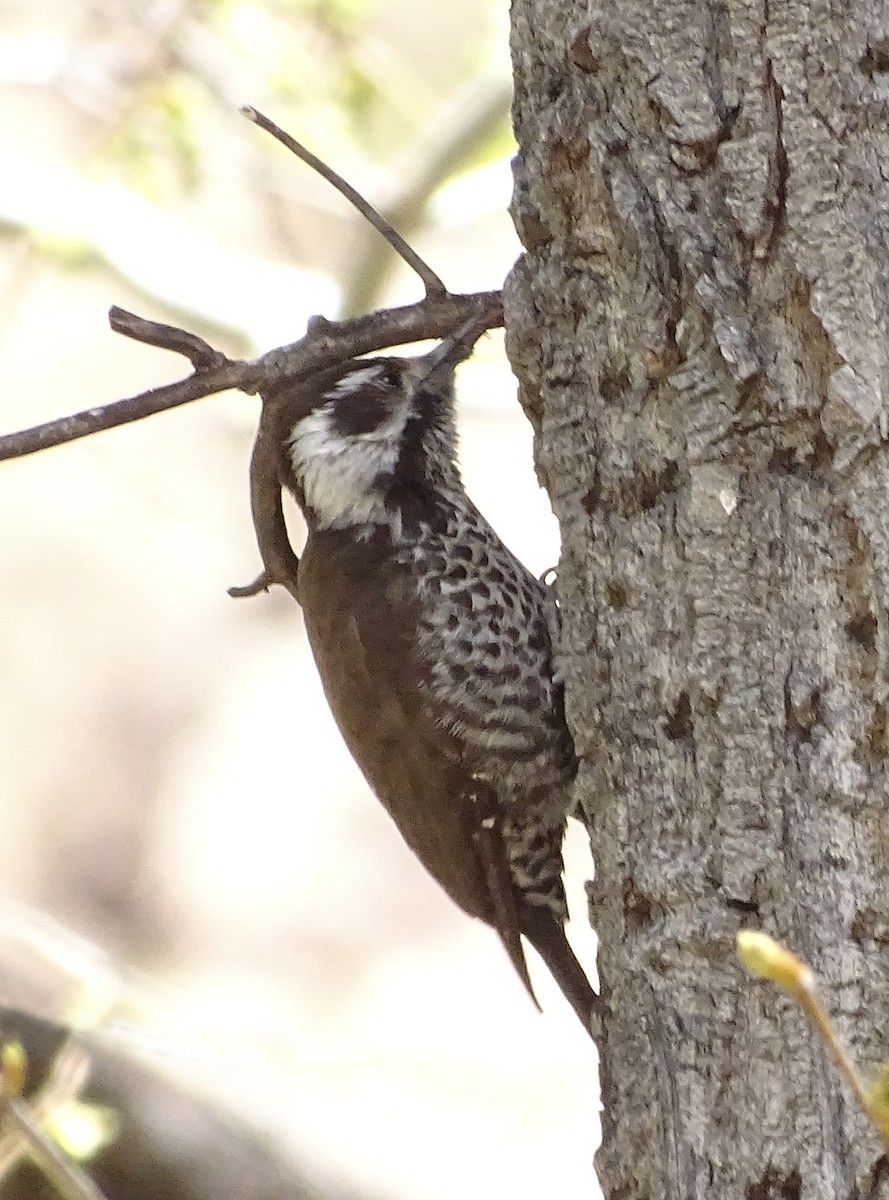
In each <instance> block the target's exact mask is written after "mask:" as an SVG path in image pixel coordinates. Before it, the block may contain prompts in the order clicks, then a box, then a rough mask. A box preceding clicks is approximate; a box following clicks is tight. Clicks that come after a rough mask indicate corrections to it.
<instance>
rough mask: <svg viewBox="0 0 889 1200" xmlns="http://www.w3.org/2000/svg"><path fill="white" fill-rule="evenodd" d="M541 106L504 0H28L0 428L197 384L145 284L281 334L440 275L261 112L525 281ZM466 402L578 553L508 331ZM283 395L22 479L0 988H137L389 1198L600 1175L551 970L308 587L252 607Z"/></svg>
mask: <svg viewBox="0 0 889 1200" xmlns="http://www.w3.org/2000/svg"><path fill="white" fill-rule="evenodd" d="M509 101H510V77H509V55H508V6H507V4H506V0H486V2H484V3H482V2H480V0H450V2H449V3H448V4H447V5H417V4H416V3H414V2H413V0H315V2H312V0H205V2H204V3H199V2H197V0H129V2H127V0H78V3H77V4H71V3H70V0H28V2H27V3H25V2H24V0H22V2H16V0H0V379H2V390H0V432H9V431H12V430H14V429H16V428H20V427H25V426H29V425H33V424H36V423H38V422H40V421H44V420H48V419H50V418H52V417H56V416H61V415H64V414H67V413H69V412H74V411H77V410H80V409H83V408H89V407H92V406H95V405H99V404H103V403H107V402H109V401H111V400H114V399H118V398H122V397H124V396H127V395H132V394H134V393H137V392H139V391H141V390H143V389H145V388H147V387H151V386H155V385H158V384H160V383H164V382H168V381H170V380H173V379H176V378H179V377H181V376H182V375H183V374H185V373H187V370H186V368H187V364H186V363H185V361H184V360H181V359H176V358H173V357H172V356H169V355H165V354H164V353H163V352H161V351H157V350H152V349H148V348H146V347H143V346H138V345H136V344H134V343H131V342H127V341H126V340H124V339H122V338H120V337H116V336H115V335H112V334H111V333H110V332H109V330H108V327H107V318H106V313H107V309H108V307H109V306H110V305H111V304H119V305H121V306H123V307H125V308H130V309H132V310H134V311H136V312H138V313H139V314H141V315H144V316H147V317H150V318H153V319H157V320H162V321H170V322H173V323H177V324H180V323H181V324H183V325H185V326H186V327H187V328H190V329H192V330H194V331H195V332H198V333H200V334H201V335H202V336H204V337H205V338H207V339H208V340H209V341H210V342H211V343H212V344H214V345H216V346H218V347H219V348H221V349H223V350H225V351H226V352H228V353H231V354H237V355H243V356H252V355H255V354H258V353H260V352H262V351H263V350H266V349H268V348H270V347H272V346H274V345H277V344H281V343H285V342H290V341H294V340H296V339H297V338H298V337H300V336H301V335H302V333H303V332H304V329H305V323H306V320H307V318H308V317H309V316H310V315H311V314H314V313H323V314H325V315H327V316H329V317H336V316H338V315H343V314H345V313H353V312H361V311H367V310H368V309H370V308H373V307H378V306H379V305H381V304H392V303H406V302H409V301H412V300H415V299H418V298H419V297H420V294H421V292H420V286H419V284H418V282H417V280H416V279H414V278H413V277H412V276H411V275H410V274H409V273H407V272H405V271H404V270H403V269H400V268H399V266H398V264H397V262H396V263H393V261H392V259H391V255H390V253H389V252H388V248H387V247H386V246H385V245H383V243H382V242H381V241H380V239H379V238H378V236H377V235H376V234H375V233H374V232H373V231H372V230H371V229H369V228H367V227H366V226H365V225H363V224H362V223H361V221H360V220H359V219H358V218H357V217H356V215H355V214H354V213H353V212H352V211H351V210H350V209H349V208H348V206H347V205H346V203H345V202H344V201H343V200H342V199H341V198H340V197H339V196H338V195H336V194H335V193H334V192H333V191H332V190H331V189H330V188H329V187H328V186H327V185H326V184H325V183H323V181H321V180H320V179H318V178H317V177H315V176H314V175H312V174H311V173H310V172H309V171H308V170H307V169H306V168H305V167H303V166H302V165H301V164H300V163H298V162H297V161H296V160H295V159H293V158H291V157H289V156H288V155H287V154H286V153H285V152H284V151H283V150H282V149H281V147H280V146H278V145H277V144H276V143H275V142H273V141H272V139H271V138H269V137H268V136H267V135H265V134H263V133H262V132H261V131H259V130H258V129H256V128H255V127H253V126H251V125H250V124H249V123H248V122H247V121H245V120H244V119H243V118H242V117H240V116H239V115H238V112H237V108H238V106H239V105H241V104H248V103H249V104H252V105H255V106H256V107H257V108H260V109H261V110H263V111H265V112H267V113H268V115H269V116H271V117H272V118H273V119H274V120H276V121H277V122H278V123H279V124H281V125H283V126H284V127H285V128H286V129H288V130H289V131H290V132H292V133H293V134H294V135H295V136H297V137H298V138H300V140H302V141H304V142H305V143H307V144H308V145H309V146H310V148H312V149H313V150H315V151H316V152H317V153H318V154H320V155H321V156H322V157H323V158H325V159H326V160H327V161H328V162H330V163H331V165H333V166H335V167H336V169H337V170H339V171H340V172H341V173H342V174H344V175H345V176H346V177H347V178H348V179H349V181H350V182H351V183H353V184H354V185H355V186H357V187H358V188H359V189H360V190H361V191H363V192H364V193H365V194H366V195H367V196H368V197H369V198H370V199H371V200H372V201H373V202H374V203H375V204H376V205H377V206H378V207H380V208H382V209H383V210H384V211H386V212H387V214H389V215H390V216H391V217H392V218H393V220H394V221H395V223H396V224H397V225H398V227H399V229H400V230H401V232H402V233H404V234H405V235H407V236H408V237H409V239H411V240H412V241H413V243H414V244H415V245H416V247H417V249H418V250H419V251H420V253H421V254H422V255H423V256H424V257H425V258H426V259H427V261H429V262H430V264H431V265H432V266H433V267H434V269H435V270H436V271H437V272H438V273H439V274H440V275H441V276H442V278H443V279H444V280H445V282H446V283H447V284H448V285H449V286H450V287H451V289H452V290H475V289H487V288H494V287H498V286H499V285H500V283H501V282H502V279H503V277H504V275H505V273H506V271H507V270H508V269H509V267H510V265H511V263H512V262H513V260H514V259H515V257H516V255H517V253H518V249H519V248H518V244H517V242H516V239H515V236H514V233H513V231H512V227H511V224H510V221H509V217H508V215H507V211H506V209H507V205H508V202H509V195H510V171H509V158H510V154H511V153H512V142H511V134H510V128H509ZM459 388H460V395H461V430H462V461H463V465H464V473H465V475H466V478H467V483H468V486H469V490H470V492H471V493H472V494H473V496H474V498H475V499H476V501H477V502H478V503H479V505H480V507H481V508H482V509H483V511H484V512H485V513H486V515H487V516H488V517H489V518H490V519H491V520H492V521H493V523H494V525H495V527H496V528H497V529H498V531H499V532H500V533H501V535H502V536H503V537H504V539H505V540H506V541H507V542H508V543H509V545H510V546H511V547H512V548H513V549H514V550H515V551H516V552H517V553H518V554H519V555H520V557H522V558H523V559H524V561H525V562H527V564H528V565H529V566H530V567H531V568H532V569H533V570H534V571H536V572H542V571H543V570H545V569H546V568H548V567H550V566H552V565H554V564H555V562H556V561H557V557H558V534H557V530H556V528H555V525H554V522H553V520H552V518H551V516H550V513H549V507H548V504H547V502H546V498H545V496H543V494H542V493H540V492H539V490H538V488H537V485H536V482H535V478H534V472H533V462H532V444H531V435H530V430H529V428H528V426H527V424H526V422H525V421H524V418H523V417H522V414H521V412H520V410H519V408H518V406H517V404H516V402H515V389H514V384H513V381H512V377H511V375H510V373H509V370H508V368H507V365H506V362H505V359H504V357H503V351H502V338H500V337H499V335H490V336H489V337H488V338H486V339H485V342H484V344H482V345H481V346H480V348H479V349H478V350H477V352H476V354H475V356H474V359H473V361H472V362H471V363H469V364H467V365H466V366H465V367H464V368H463V369H462V372H461V377H460V383H459ZM255 417H256V401H255V400H254V399H253V398H248V397H245V396H241V395H234V394H233V395H226V396H221V397H220V396H217V397H211V398H209V399H206V400H203V401H201V402H199V403H197V404H193V405H190V406H187V407H185V408H183V409H179V410H176V411H174V412H171V413H168V414H162V415H159V416H156V417H153V418H151V419H150V420H148V421H146V422H142V423H140V424H136V425H132V426H129V427H126V428H124V429H121V430H118V431H113V432H108V433H104V434H101V435H99V436H97V437H94V438H92V439H89V440H87V441H82V442H78V443H74V444H71V445H68V446H63V447H59V448H57V449H54V450H51V451H48V452H46V453H44V454H41V455H37V456H34V457H31V458H28V459H22V460H18V461H14V462H9V463H4V464H2V465H0V830H2V834H0V836H2V841H0V845H2V852H0V999H2V1001H3V1003H10V1002H14V1003H16V1004H21V1005H22V1006H23V1007H27V1008H29V1009H32V1010H34V1011H39V1012H40V1013H42V1014H43V1015H46V1016H54V1017H56V1018H60V1017H61V1018H63V1019H66V1020H67V1019H69V1018H70V1019H74V1016H75V1014H76V1018H77V1020H79V1021H82V1022H85V1023H91V1022H92V1023H96V1024H101V1023H102V1022H103V1021H105V1020H107V1019H108V1017H109V1014H112V1015H113V1014H114V1013H117V1014H118V1015H119V1013H120V1012H121V1011H123V1010H125V1009H126V1008H127V1006H128V1004H129V1007H130V1009H131V1010H138V1020H137V1022H136V1024H138V1026H139V1027H140V1028H142V1029H143V1031H144V1030H145V1029H148V1028H150V1029H151V1031H152V1033H151V1036H150V1038H148V1039H147V1040H148V1041H152V1042H153V1044H154V1048H155V1050H156V1053H155V1055H154V1058H155V1060H156V1067H153V1068H152V1069H157V1070H160V1071H163V1072H166V1073H168V1074H170V1075H171V1076H175V1078H176V1079H177V1081H178V1082H179V1083H180V1084H181V1085H182V1086H183V1087H185V1088H188V1089H191V1090H193V1091H194V1092H196V1093H198V1094H200V1095H201V1096H203V1097H205V1098H207V1099H208V1100H209V1102H210V1103H212V1104H213V1105H215V1106H218V1107H219V1108H220V1109H226V1110H228V1111H230V1112H232V1113H234V1114H235V1115H236V1116H237V1118H238V1119H239V1120H240V1121H243V1122H245V1123H247V1124H249V1125H250V1126H251V1128H254V1129H256V1130H257V1131H260V1133H261V1135H262V1136H263V1137H264V1138H268V1139H269V1144H270V1145H273V1146H274V1147H275V1153H280V1154H282V1155H284V1156H286V1157H289V1158H290V1159H292V1161H293V1162H295V1163H299V1164H300V1165H301V1168H304V1169H305V1170H307V1171H309V1173H310V1174H312V1176H313V1178H317V1179H318V1180H321V1181H328V1182H329V1185H330V1186H331V1187H333V1186H341V1187H344V1188H347V1189H352V1191H351V1194H354V1195H356V1196H358V1195H362V1196H375V1197H379V1198H380V1200H386V1198H392V1200H398V1198H402V1197H403V1198H405V1200H407V1198H410V1200H444V1198H445V1197H449V1198H450V1197H453V1196H455V1195H459V1196H461V1197H462V1198H464V1200H474V1198H475V1197H479V1198H480V1197H482V1196H485V1197H490V1196H492V1195H493V1196H506V1195H509V1196H511V1197H513V1198H515V1200H523V1198H525V1197H527V1198H528V1200H531V1197H534V1198H535V1200H537V1198H538V1197H539V1196H541V1195H547V1196H558V1197H560V1198H570V1197H575V1196H577V1197H581V1196H583V1197H586V1196H589V1195H591V1194H592V1190H593V1180H592V1166H591V1161H592V1153H593V1149H594V1135H595V1128H594V1120H595V1113H596V1109H597V1089H596V1083H595V1060H594V1054H593V1051H592V1049H591V1047H590V1046H589V1044H588V1041H587V1039H586V1038H585V1037H584V1035H583V1034H582V1032H581V1031H580V1030H579V1028H578V1027H577V1024H576V1018H575V1017H574V1016H573V1014H572V1013H571V1012H570V1010H569V1008H568V1006H567V1005H566V1004H565V1003H564V1001H563V1000H562V998H561V996H560V995H559V993H558V992H557V990H556V988H555V987H554V985H552V984H551V982H550V980H549V978H548V976H547V975H546V973H545V971H539V970H535V968H536V966H537V964H536V963H534V964H532V970H533V971H534V975H535V979H536V980H537V981H539V983H538V994H539V997H540V1000H541V1002H542V1004H543V1006H544V1010H545V1012H544V1015H543V1016H541V1015H539V1014H537V1013H536V1012H535V1011H534V1009H533V1008H532V1006H531V1005H530V1003H529V1001H528V999H527V997H526V996H525V994H524V992H523V990H522V988H521V986H520V985H519V983H518V981H517V980H516V978H515V977H514V974H513V972H512V968H511V967H510V965H509V963H508V961H507V959H506V956H505V954H504V953H503V951H502V950H501V949H500V947H499V944H498V942H497V939H496V937H495V936H494V935H493V934H492V933H491V932H490V931H489V930H487V929H485V928H484V927H482V926H481V925H479V924H478V923H475V922H472V921H470V920H469V919H468V918H466V917H464V916H463V915H462V914H461V913H459V912H458V911H457V910H456V908H454V907H453V905H452V904H451V903H450V901H448V900H447V898H446V897H445V896H444V894H443V893H441V892H439V890H438V888H437V886H436V885H435V884H434V883H433V882H432V881H431V880H429V879H428V877H427V876H426V875H425V874H424V872H423V870H422V869H421V868H420V867H419V866H418V865H417V864H416V863H415V861H414V860H413V858H412V856H411V855H410V854H409V853H408V851H407V850H406V849H405V848H404V847H403V846H402V844H401V841H400V839H399V837H398V835H397V833H396V832H395V830H394V827H392V826H391V824H390V822H389V819H388V818H387V816H386V815H385V813H384V812H383V811H382V809H381V808H380V806H379V805H378V804H377V802H376V801H375V800H374V799H373V798H372V797H371V795H370V794H369V792H368V791H367V788H366V786H365V785H364V783H363V781H362V779H361V777H360V775H359V774H358V772H357V770H356V769H355V767H354V766H353V765H352V763H351V761H350V760H349V758H348V756H347V754H346V752H345V750H344V748H343V746H342V744H341V742H340V740H339V736H338V734H337V732H336V730H335V728H334V726H333V724H332V721H331V719H330V717H329V715H328V713H327V710H326V707H325V704H324V700H323V697H322V695H321V691H320V686H319V684H318V681H317V678H316V676H315V672H314V668H313V665H312V662H311V657H310V655H309V652H308V648H307V645H306V642H305V639H304V636H303V632H302V626H301V620H300V614H299V611H298V609H297V607H296V606H295V605H294V604H293V602H292V601H291V600H290V598H289V597H288V596H286V595H284V594H283V593H282V594H271V595H265V596H261V597H259V598H256V599H252V600H240V601H233V600H231V599H229V598H228V596H227V595H226V588H227V587H228V586H229V585H231V584H243V583H246V582H249V581H250V580H251V579H252V578H253V577H254V576H255V574H256V573H257V570H258V555H257V551H256V548H255V544H254V540H253V533H252V528H251V525H250V519H249V512H248V501H247V463H248V457H249V453H250V444H251V438H252V431H253V426H254V421H255ZM294 536H295V538H297V539H298V537H299V532H298V528H297V527H294ZM584 850H585V848H584V847H583V845H582V844H581V845H579V846H576V852H574V851H573V852H572V856H571V857H572V863H573V875H574V880H573V882H574V886H575V891H576V892H577V893H578V894H580V889H582V883H583V879H584V876H585V873H587V871H588V863H587V859H586V857H585V853H584ZM53 922H58V923H60V925H61V926H63V927H64V928H65V929H67V930H69V931H71V934H72V935H77V936H78V937H81V938H85V939H89V943H84V942H80V941H78V940H76V938H74V937H73V936H71V937H63V936H61V934H60V929H59V927H58V926H56V925H55V924H53ZM583 934H584V931H583V929H582V928H581V929H580V930H579V936H578V937H577V938H576V939H575V944H576V945H577V946H578V950H579V952H580V954H581V956H582V957H583V958H584V959H585V961H586V962H588V963H589V962H591V954H592V950H591V947H590V944H589V939H587V940H586V941H584V940H583ZM94 947H95V949H94ZM128 993H129V994H130V997H131V999H130V1001H129V1002H127V1001H126V996H127V994H128ZM133 997H138V999H137V1000H134V999H132V998H133ZM137 1040H141V1042H142V1043H143V1045H144V1044H145V1042H146V1038H145V1036H144V1033H143V1036H142V1037H141V1039H137ZM326 1186H327V1183H326V1182H325V1183H323V1184H319V1187H322V1188H323V1187H326ZM2 1194H3V1190H2V1185H0V1195H2ZM313 1194H314V1193H313ZM317 1194H318V1195H321V1194H328V1193H325V1192H323V1190H322V1191H319V1192H318V1193H317ZM329 1194H332V1193H329ZM337 1194H339V1193H337Z"/></svg>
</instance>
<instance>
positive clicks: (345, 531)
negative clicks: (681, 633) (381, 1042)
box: [270, 335, 596, 1032]
mask: <svg viewBox="0 0 889 1200" xmlns="http://www.w3.org/2000/svg"><path fill="white" fill-rule="evenodd" d="M476 336H477V335H476ZM470 350H471V346H467V345H466V344H465V342H462V341H461V340H460V338H459V337H456V336H455V337H453V338H451V339H448V340H446V341H445V342H443V343H441V344H440V345H439V346H437V347H436V349H434V350H433V351H432V352H431V354H427V355H424V356H422V357H416V358H398V357H385V358H356V359H350V360H348V361H346V362H342V363H340V364H338V365H337V366H335V367H332V368H329V369H327V370H322V371H319V372H317V373H315V374H313V375H310V376H308V377H304V378H302V379H300V380H298V381H296V382H290V383H288V384H287V385H285V386H283V387H282V389H281V390H280V391H279V392H278V393H277V394H276V395H275V396H274V397H273V401H274V404H273V409H272V411H273V413H274V417H273V422H272V427H271V431H270V432H271V436H272V438H273V439H274V447H275V453H276V455H277V460H278V461H277V466H278V473H279V478H280V481H281V484H282V486H283V487H285V488H287V489H288V490H289V491H290V492H291V493H292V494H293V496H294V497H295V499H296V501H297V503H298V505H299V507H300V509H301V510H302V513H303V515H304V518H305V522H306V526H307V530H308V535H307V541H306V545H305V549H304V551H303V553H302V555H301V557H300V559H299V567H298V573H297V592H298V597H299V602H300V604H301V606H302V609H303V614H304V617H305V626H306V631H307V635H308V639H309V643H310V646H311V649H312V653H313V655H314V658H315V662H316V664H317V666H318V671H319V674H320V677H321V681H322V685H323V688H324V692H325V695H326V697H327V701H328V703H329V705H330V708H331V711H332V713H333V716H334V719H335V720H336V723H337V725H338V726H339V729H340V731H341V733H342V735H343V738H344V739H345V742H346V744H347V746H348V748H349V750H350V752H351V753H352V755H353V757H354V759H355V761H356V762H357V764H358V766H359V768H360V769H361V771H362V773H363V774H364V776H365V778H366V780H367V782H368V783H369V785H370V787H371V789H372V790H373V791H374V793H375V794H376V796H377V797H378V798H379V800H380V801H381V802H382V803H383V805H384V806H385V808H386V809H387V811H388V812H389V814H390V816H391V817H392V818H393V820H394V821H395V824H396V825H397V827H398V829H399V831H400V832H401V834H402V836H403V838H404V840H405V841H406V842H407V844H408V846H410V848H411V849H412V850H413V851H414V853H415V854H416V855H417V857H418V858H419V859H420V861H421V862H422V863H423V865H424V866H425V867H426V869H427V870H428V871H429V873H430V874H431V875H432V876H433V877H434V878H435V879H436V880H437V881H438V883H439V884H440V885H441V886H442V887H443V888H444V890H445V891H446V892H447V893H448V895H449V896H450V897H451V898H452V900H454V901H455V902H456V903H457V904H458V905H459V906H460V908H462V909H463V910H464V911H465V912H467V913H469V914H470V916H473V917H478V918H480V919H481V920H482V921H485V922H487V923H488V924H489V925H490V926H492V927H493V928H494V929H495V930H496V932H497V933H498V934H499V936H500V938H501V940H502V942H503V944H504V946H505V948H506V951H507V953H508V954H509V957H510V959H511V960H512V962H513V964H514V966H515V968H516V970H517V971H518V973H519V976H520V978H521V979H522V981H523V983H524V984H525V986H526V987H527V989H528V991H529V993H530V995H531V998H532V1000H534V1002H535V1004H536V1003H537V1001H536V998H535V997H534V992H533V989H532V987H531V983H530V980H529V977H528V970H527V965H526V961H525V954H524V949H523V945H522V937H523V936H524V937H526V938H527V939H528V941H529V942H530V943H531V944H532V945H533V946H534V947H535V949H536V950H537V951H538V953H539V954H540V956H541V957H542V958H543V960H544V962H545V963H546V964H547V966H548V967H549V969H550V971H551V972H552V974H553V976H554V977H555V979H556V981H557V982H558V984H559V986H560V987H561V989H562V991H563V993H564V994H565V996H566V997H567V999H568V1000H569V1001H570V1003H571V1005H572V1006H573V1008H574V1010H575V1011H576V1013H577V1015H578V1016H579V1017H580V1020H581V1021H582V1023H583V1025H584V1028H585V1029H586V1030H587V1032H590V1018H591V1015H592V1011H593V1008H594V1005H595V1003H596V994H595V992H594V991H593V989H592V987H591V985H590V983H589V981H588V979H587V977H586V975H585V973H584V971H583V969H582V967H581V966H580V964H579V963H578V961H577V959H576V957H575V955H574V953H573V951H572V949H571V947H570V945H569V943H568V941H567V938H566V936H565V929H564V926H565V921H566V919H567V905H566V900H565V891H564V887H563V883H562V867H563V863H562V840H563V836H564V833H565V822H566V814H567V812H568V809H569V805H570V788H571V783H572V780H573V778H574V775H575V773H576V770H577V760H576V757H575V753H574V747H573V744H572V741H571V737H570V734H569V731H568V728H567V725H566V723H565V713H564V703H563V693H562V686H561V684H560V682H559V681H558V679H557V678H556V674H555V670H554V663H553V639H554V636H555V629H556V624H557V620H558V611H557V609H556V605H555V601H554V599H553V596H552V594H551V591H550V589H548V588H546V587H544V585H543V584H541V583H540V582H539V581H538V580H537V579H536V578H535V577H534V576H533V575H532V574H531V572H530V571H528V570H527V569H526V568H525V567H524V566H523V565H522V563H520V562H519V560H518V559H517V558H516V557H515V556H514V555H513V554H512V553H511V551H510V550H508V549H507V547H506V546H505V545H504V544H503V542H502V541H501V540H500V538H499V537H498V536H497V534H496V533H495V532H494V530H493V529H492V527H491V526H490V525H489V524H488V522H487V521H486V520H485V518H484V517H483V516H482V514H481V513H480V512H479V511H478V509H477V508H476V507H475V505H474V504H473V503H472V501H471V500H470V499H469V497H468V495H467V494H466V491H465V489H464V487H463V482H462V479H461V476H460V472H459V469H458V466H457V461H456V453H457V436H456V430H455V423H454V408H455V397H454V370H455V367H456V366H457V365H458V363H459V362H460V361H462V359H464V358H465V357H467V355H468V353H469V352H470ZM538 1007H539V1006H538Z"/></svg>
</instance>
